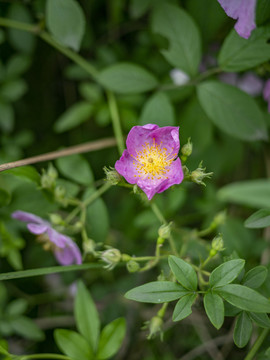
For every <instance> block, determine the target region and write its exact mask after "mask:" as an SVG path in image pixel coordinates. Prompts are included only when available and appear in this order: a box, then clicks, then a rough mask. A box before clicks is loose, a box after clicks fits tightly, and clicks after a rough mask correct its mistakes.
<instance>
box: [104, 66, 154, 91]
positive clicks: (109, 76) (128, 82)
mask: <svg viewBox="0 0 270 360" xmlns="http://www.w3.org/2000/svg"><path fill="white" fill-rule="evenodd" d="M98 80H99V82H100V83H101V84H102V85H103V86H104V87H105V88H107V89H109V90H112V91H115V92H117V93H120V94H132V93H134V94H135V93H141V92H145V91H148V90H152V89H154V88H155V87H156V86H157V85H158V82H157V80H156V78H155V77H154V76H153V75H152V74H151V73H150V72H148V71H147V70H145V69H144V68H142V67H141V66H138V65H135V64H131V63H118V64H115V65H111V66H109V67H107V68H106V69H104V70H102V71H101V72H100V73H99V76H98Z"/></svg>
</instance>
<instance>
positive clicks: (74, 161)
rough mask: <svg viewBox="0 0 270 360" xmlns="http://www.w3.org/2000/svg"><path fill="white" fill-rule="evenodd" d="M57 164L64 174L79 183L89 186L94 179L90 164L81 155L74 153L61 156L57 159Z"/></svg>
mask: <svg viewBox="0 0 270 360" xmlns="http://www.w3.org/2000/svg"><path fill="white" fill-rule="evenodd" d="M56 164H57V167H58V169H59V171H60V172H61V173H62V174H63V175H64V176H66V177H67V178H68V179H71V180H74V181H75V182H78V183H79V184H83V185H88V186H89V185H91V184H92V183H93V181H94V177H93V173H92V170H91V168H90V165H89V164H88V162H87V160H85V159H84V158H83V157H82V156H81V155H77V154H74V155H71V156H67V157H62V158H59V159H57V160H56Z"/></svg>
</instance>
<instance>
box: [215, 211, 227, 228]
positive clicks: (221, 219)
mask: <svg viewBox="0 0 270 360" xmlns="http://www.w3.org/2000/svg"><path fill="white" fill-rule="evenodd" d="M225 221H226V211H220V212H219V213H218V214H217V215H216V216H215V217H214V220H213V223H214V224H215V226H219V225H222V224H224V223H225Z"/></svg>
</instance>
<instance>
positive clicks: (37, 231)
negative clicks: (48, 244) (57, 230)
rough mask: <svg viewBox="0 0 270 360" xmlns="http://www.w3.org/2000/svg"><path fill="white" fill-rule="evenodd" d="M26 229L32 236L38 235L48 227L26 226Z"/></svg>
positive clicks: (38, 225)
mask: <svg viewBox="0 0 270 360" xmlns="http://www.w3.org/2000/svg"><path fill="white" fill-rule="evenodd" d="M27 228H28V230H29V231H30V232H31V233H32V234H35V235H40V234H43V233H45V232H46V231H47V229H48V225H46V224H27Z"/></svg>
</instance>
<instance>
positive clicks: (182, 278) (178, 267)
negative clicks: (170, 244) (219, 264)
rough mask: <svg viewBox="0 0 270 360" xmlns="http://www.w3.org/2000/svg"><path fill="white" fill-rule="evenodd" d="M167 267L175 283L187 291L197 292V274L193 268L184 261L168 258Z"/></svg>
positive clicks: (173, 257)
mask: <svg viewBox="0 0 270 360" xmlns="http://www.w3.org/2000/svg"><path fill="white" fill-rule="evenodd" d="M169 266H170V268H171V270H172V272H173V274H174V276H175V277H176V279H177V281H179V283H180V284H181V285H182V286H183V287H185V288H186V289H188V290H197V284H198V279H197V274H196V272H195V270H194V269H193V267H192V266H191V265H190V264H188V263H187V262H185V261H184V260H182V259H180V258H178V257H176V256H173V255H171V256H169Z"/></svg>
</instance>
